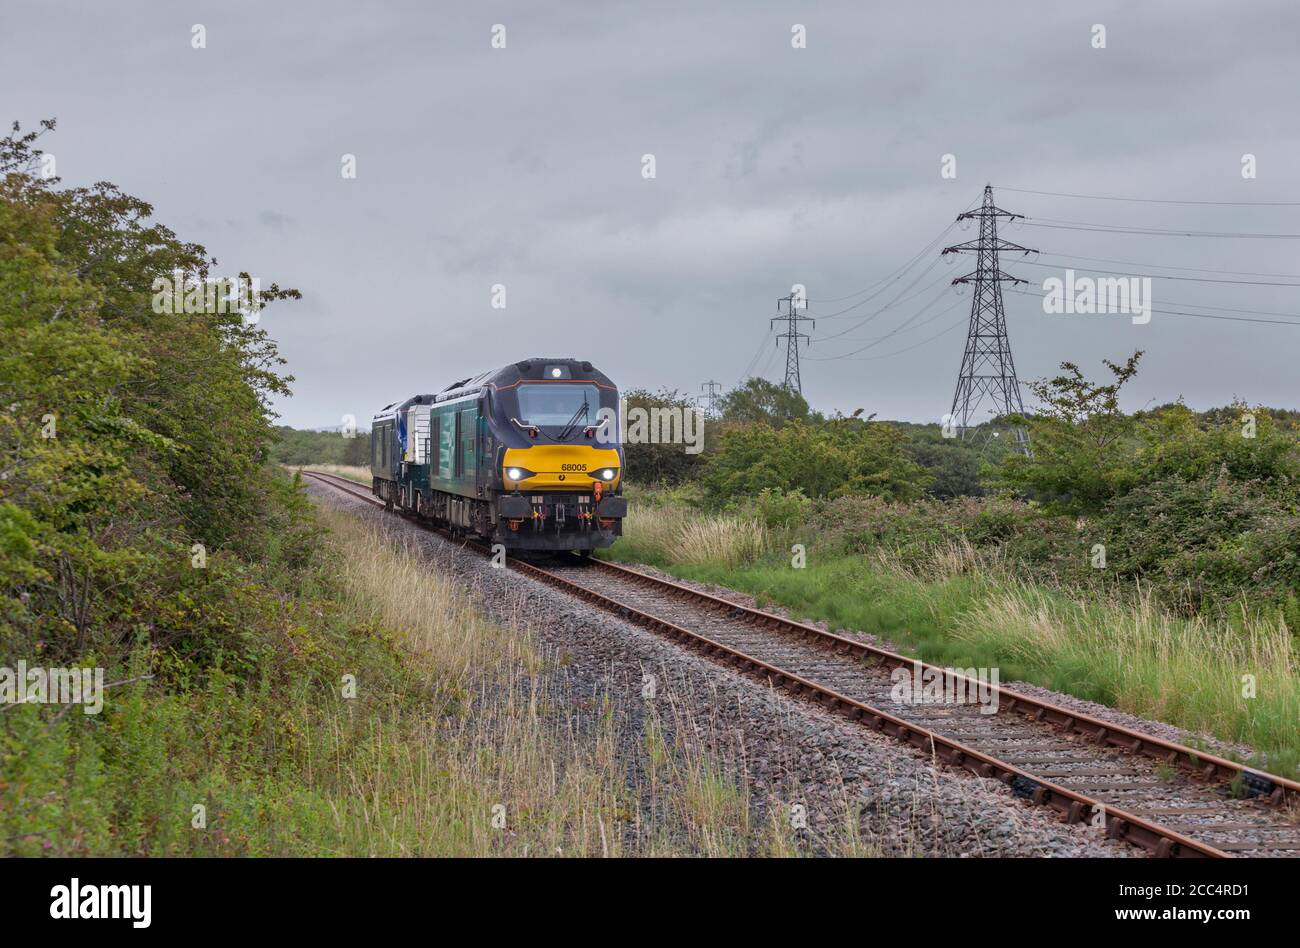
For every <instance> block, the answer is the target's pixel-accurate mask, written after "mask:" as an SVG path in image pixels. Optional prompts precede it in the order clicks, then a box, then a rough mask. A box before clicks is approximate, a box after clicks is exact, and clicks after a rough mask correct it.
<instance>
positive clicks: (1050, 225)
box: [1024, 217, 1300, 240]
mask: <svg viewBox="0 0 1300 948" xmlns="http://www.w3.org/2000/svg"><path fill="white" fill-rule="evenodd" d="M1024 226H1026V227H1043V228H1046V229H1048V230H1078V231H1084V232H1085V233H1090V234H1134V235H1137V236H1143V237H1213V238H1222V239H1230V238H1231V239H1251V240H1300V234H1256V233H1248V232H1237V231H1218V230H1174V229H1172V228H1163V227H1137V226H1132V227H1130V226H1128V225H1124V224H1096V223H1093V222H1091V221H1070V220H1060V219H1058V218H1054V217H1033V218H1028V217H1027V218H1025V220H1024Z"/></svg>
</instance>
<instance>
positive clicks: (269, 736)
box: [0, 509, 874, 856]
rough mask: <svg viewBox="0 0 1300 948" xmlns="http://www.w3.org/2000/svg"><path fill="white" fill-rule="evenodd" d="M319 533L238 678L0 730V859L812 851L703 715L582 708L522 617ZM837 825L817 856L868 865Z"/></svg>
mask: <svg viewBox="0 0 1300 948" xmlns="http://www.w3.org/2000/svg"><path fill="white" fill-rule="evenodd" d="M319 519H320V521H321V522H322V523H323V524H324V525H325V526H326V527H328V530H329V533H328V535H327V538H326V539H325V540H324V541H323V542H324V544H325V545H324V547H323V548H322V549H321V550H320V551H319V552H320V562H319V563H318V564H316V565H315V566H313V567H312V568H311V570H310V571H308V572H306V573H302V574H294V575H293V576H292V577H283V576H272V575H269V574H268V575H266V576H261V577H260V578H261V579H262V581H268V582H273V583H275V584H276V585H277V588H282V589H283V595H284V599H283V603H284V609H285V614H284V617H283V622H282V624H281V625H280V626H279V628H280V632H281V634H280V638H279V640H278V641H276V642H273V643H271V644H270V650H269V651H267V652H264V653H262V654H263V659H262V664H261V666H260V669H259V670H258V671H257V672H255V673H254V675H253V677H252V679H244V678H241V677H237V676H235V675H232V674H227V673H223V672H222V671H221V670H219V669H208V670H206V671H205V672H204V675H205V677H204V678H203V679H202V680H198V679H194V678H189V679H182V678H180V677H178V676H177V673H175V672H173V673H169V679H170V680H169V681H168V682H167V683H166V684H163V683H162V682H160V681H157V680H155V681H152V682H137V683H135V684H131V685H128V686H124V687H122V688H121V689H119V690H116V691H114V692H112V693H110V695H109V696H108V698H107V700H106V702H105V706H104V710H103V713H102V714H101V715H99V716H96V717H88V716H85V715H83V714H81V713H80V712H75V711H74V713H72V714H66V715H60V714H58V713H57V711H58V709H57V708H50V707H45V706H41V705H27V706H21V707H11V708H8V709H6V710H5V711H4V713H3V714H0V856H4V855H20V856H25V855H39V854H52V855H154V856H180V855H215V856H225V855H231V856H257V855H263V856H265V855H274V856H288V855H308V856H326V855H352V856H402V855H420V856H452V855H454V856H488V855H494V854H507V855H516V856H528V855H547V856H549V855H557V854H563V855H586V856H619V855H641V854H646V855H669V856H671V855H709V856H733V855H746V854H752V853H755V852H790V853H806V852H808V851H809V847H808V844H807V842H806V841H805V842H802V843H800V842H797V841H796V840H795V838H794V836H793V835H792V833H791V831H790V829H789V827H788V826H786V825H785V824H783V823H782V822H781V821H779V820H777V821H768V820H755V819H754V817H753V814H754V813H756V812H758V807H759V806H760V805H762V806H765V807H769V812H771V809H770V803H771V801H769V800H767V799H766V798H757V799H756V798H755V797H754V796H752V794H751V790H750V781H749V779H748V775H747V772H746V761H745V759H744V753H745V751H744V749H743V748H742V747H740V746H739V745H738V744H737V743H736V741H735V740H734V735H733V734H732V733H731V732H732V731H733V729H734V725H731V724H728V723H724V722H721V721H720V720H719V719H717V718H716V717H715V716H714V713H713V712H712V711H711V710H705V711H702V712H701V711H699V710H697V709H700V708H703V709H712V708H713V707H714V705H713V704H712V703H711V702H710V701H709V700H708V699H707V696H701V697H700V699H699V700H696V701H690V702H679V701H677V700H675V699H674V698H673V697H672V695H674V694H679V693H680V691H674V690H673V689H670V688H668V687H667V684H666V683H667V681H668V676H667V672H665V671H664V670H662V669H656V670H654V671H655V673H656V674H658V675H659V677H660V679H661V680H662V681H664V682H665V685H664V688H663V694H662V695H661V697H660V698H659V699H657V700H653V701H647V700H645V699H643V698H641V696H640V693H639V687H640V682H639V681H637V682H635V683H634V684H635V685H636V689H632V688H628V689H624V690H622V691H617V690H614V691H599V690H597V691H593V689H592V686H591V684H590V682H589V681H586V680H585V679H580V678H579V677H578V676H577V674H576V669H573V668H571V667H570V666H569V665H568V664H567V662H566V661H565V660H564V658H563V656H561V655H559V654H557V653H555V652H554V651H552V650H549V649H547V648H546V647H544V646H542V645H541V644H539V642H538V640H536V639H535V638H534V637H533V635H532V634H531V633H530V632H529V631H528V623H529V621H530V620H529V617H528V616H525V615H520V616H518V617H517V618H518V622H511V623H508V624H506V625H499V624H496V623H493V622H490V621H487V620H486V619H485V618H484V617H483V615H482V614H481V613H480V612H479V610H478V609H477V607H476V604H475V601H474V600H473V599H472V598H471V593H470V591H469V590H467V588H466V587H465V585H464V584H463V582H461V581H459V580H456V579H454V578H452V577H451V576H448V575H444V574H443V573H441V572H440V571H439V570H438V569H437V568H436V567H431V565H430V563H429V562H428V560H427V559H426V558H425V556H424V555H423V554H422V553H421V552H420V551H418V550H416V549H414V548H404V547H400V546H397V545H395V543H394V540H393V538H392V536H391V535H389V534H387V533H385V532H381V531H380V529H379V528H378V527H376V526H373V525H369V524H367V523H366V522H364V521H361V520H358V519H357V518H355V517H354V516H352V515H349V514H345V513H342V512H337V511H331V510H328V509H325V510H321V511H320V513H319ZM258 575H259V576H260V574H258ZM252 578H253V574H251V573H250V580H251V579H252ZM140 660H141V662H142V663H144V667H145V668H148V667H149V665H148V664H147V663H148V658H147V657H145V656H141V659H140ZM163 667H169V666H167V664H166V663H165V662H164V665H163ZM186 674H187V675H189V674H193V673H192V672H186ZM682 687H683V688H684V687H686V686H685V685H682ZM845 805H846V806H847V804H845ZM196 808H198V809H196ZM200 813H201V814H202V815H201V819H200V816H199V814H200ZM196 819H197V820H200V822H202V823H203V825H202V826H196V825H195V822H194V821H195V820H196ZM842 823H843V826H842V827H839V826H838V825H837V829H836V831H835V832H834V833H831V834H826V835H824V836H823V837H822V838H819V839H818V840H817V846H818V848H819V850H821V851H829V852H833V853H842V854H859V853H872V852H874V850H872V849H871V847H870V846H869V845H868V844H867V843H864V842H863V841H862V840H860V839H859V838H858V836H857V832H856V823H854V824H853V825H850V824H849V822H848V820H847V819H845V820H844V821H842Z"/></svg>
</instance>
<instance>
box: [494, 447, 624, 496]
mask: <svg viewBox="0 0 1300 948" xmlns="http://www.w3.org/2000/svg"><path fill="white" fill-rule="evenodd" d="M512 467H521V468H524V469H525V470H529V471H532V472H533V476H532V477H527V478H524V479H523V480H522V481H519V482H515V481H512V480H510V478H508V477H506V476H505V472H506V471H508V470H509V469H510V468H512ZM604 467H612V468H614V469H615V470H617V471H618V474H616V475H615V477H614V479H613V480H612V481H601V482H600V483H601V485H602V486H603V487H604V488H605V489H606V490H612V489H614V488H615V487H617V486H618V483H619V481H620V480H622V478H623V471H622V469H621V468H622V465H620V464H619V463H618V451H616V450H615V449H613V448H593V447H590V446H588V445H585V444H538V445H534V446H532V447H529V448H506V456H505V462H504V463H503V464H502V468H501V476H502V477H503V478H504V479H505V485H506V488H507V489H512V488H515V487H518V488H519V489H520V490H521V491H525V492H527V491H530V490H577V491H583V490H591V485H592V484H594V483H595V482H596V481H597V480H598V478H597V477H596V472H597V471H599V470H600V469H601V468H604Z"/></svg>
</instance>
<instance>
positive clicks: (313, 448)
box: [271, 425, 370, 467]
mask: <svg viewBox="0 0 1300 948" xmlns="http://www.w3.org/2000/svg"><path fill="white" fill-rule="evenodd" d="M274 431H275V441H274V442H273V443H272V445H271V460H272V461H274V462H275V463H277V464H286V465H289V466H291V467H297V466H299V465H303V464H344V465H351V466H354V467H369V466H370V432H368V431H357V432H356V434H355V435H354V436H353V437H351V438H346V437H344V436H343V435H342V434H341V433H339V432H335V431H299V430H297V429H294V428H289V427H287V426H284V425H280V426H277V427H276V428H275V429H274Z"/></svg>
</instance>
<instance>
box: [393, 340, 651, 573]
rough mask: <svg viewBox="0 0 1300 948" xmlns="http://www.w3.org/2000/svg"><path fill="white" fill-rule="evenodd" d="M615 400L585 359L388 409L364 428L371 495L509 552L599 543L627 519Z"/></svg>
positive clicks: (478, 380) (473, 381) (505, 371)
mask: <svg viewBox="0 0 1300 948" xmlns="http://www.w3.org/2000/svg"><path fill="white" fill-rule="evenodd" d="M618 402H619V399H618V389H617V388H616V387H615V386H614V384H613V383H612V382H610V380H609V379H608V378H607V377H606V376H605V375H604V374H603V373H601V372H599V371H598V370H596V369H595V368H594V367H593V366H592V364H591V363H590V362H584V361H579V360H575V359H528V360H525V361H522V362H516V363H514V364H512V365H509V366H506V367H504V368H502V369H498V370H496V371H495V372H488V373H485V374H483V375H480V376H476V377H471V378H468V379H464V380H462V381H459V382H455V383H453V384H451V385H449V386H447V388H446V389H444V390H443V391H441V392H439V393H437V394H436V395H417V396H415V397H414V398H411V399H408V400H406V401H404V402H401V403H394V404H392V405H389V406H387V407H386V408H385V409H384V410H383V411H381V412H379V413H378V414H376V415H375V417H374V420H373V422H372V429H371V430H372V438H371V450H372V455H371V461H372V463H371V473H372V475H373V477H374V481H373V483H374V493H375V494H376V496H378V497H381V498H383V499H384V500H385V502H386V503H387V505H388V506H390V507H398V508H401V509H403V510H405V511H409V512H411V513H414V514H415V515H417V516H419V517H421V518H425V519H429V520H432V521H434V522H435V523H438V524H440V525H444V526H447V527H450V528H452V529H453V530H455V531H458V532H463V533H467V534H474V535H477V536H480V537H483V538H485V539H488V540H490V541H492V542H494V543H501V544H503V545H504V546H505V547H507V548H509V549H521V550H527V549H534V550H579V551H590V550H591V549H594V548H597V547H604V546H609V545H610V544H611V543H613V542H614V539H615V538H616V537H617V536H619V535H620V534H621V533H622V521H623V518H624V517H625V516H626V515H627V502H626V501H625V500H624V498H623V497H622V480H623V447H622V444H621V443H620V440H619V430H620V428H619V416H618V411H619V403H618Z"/></svg>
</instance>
